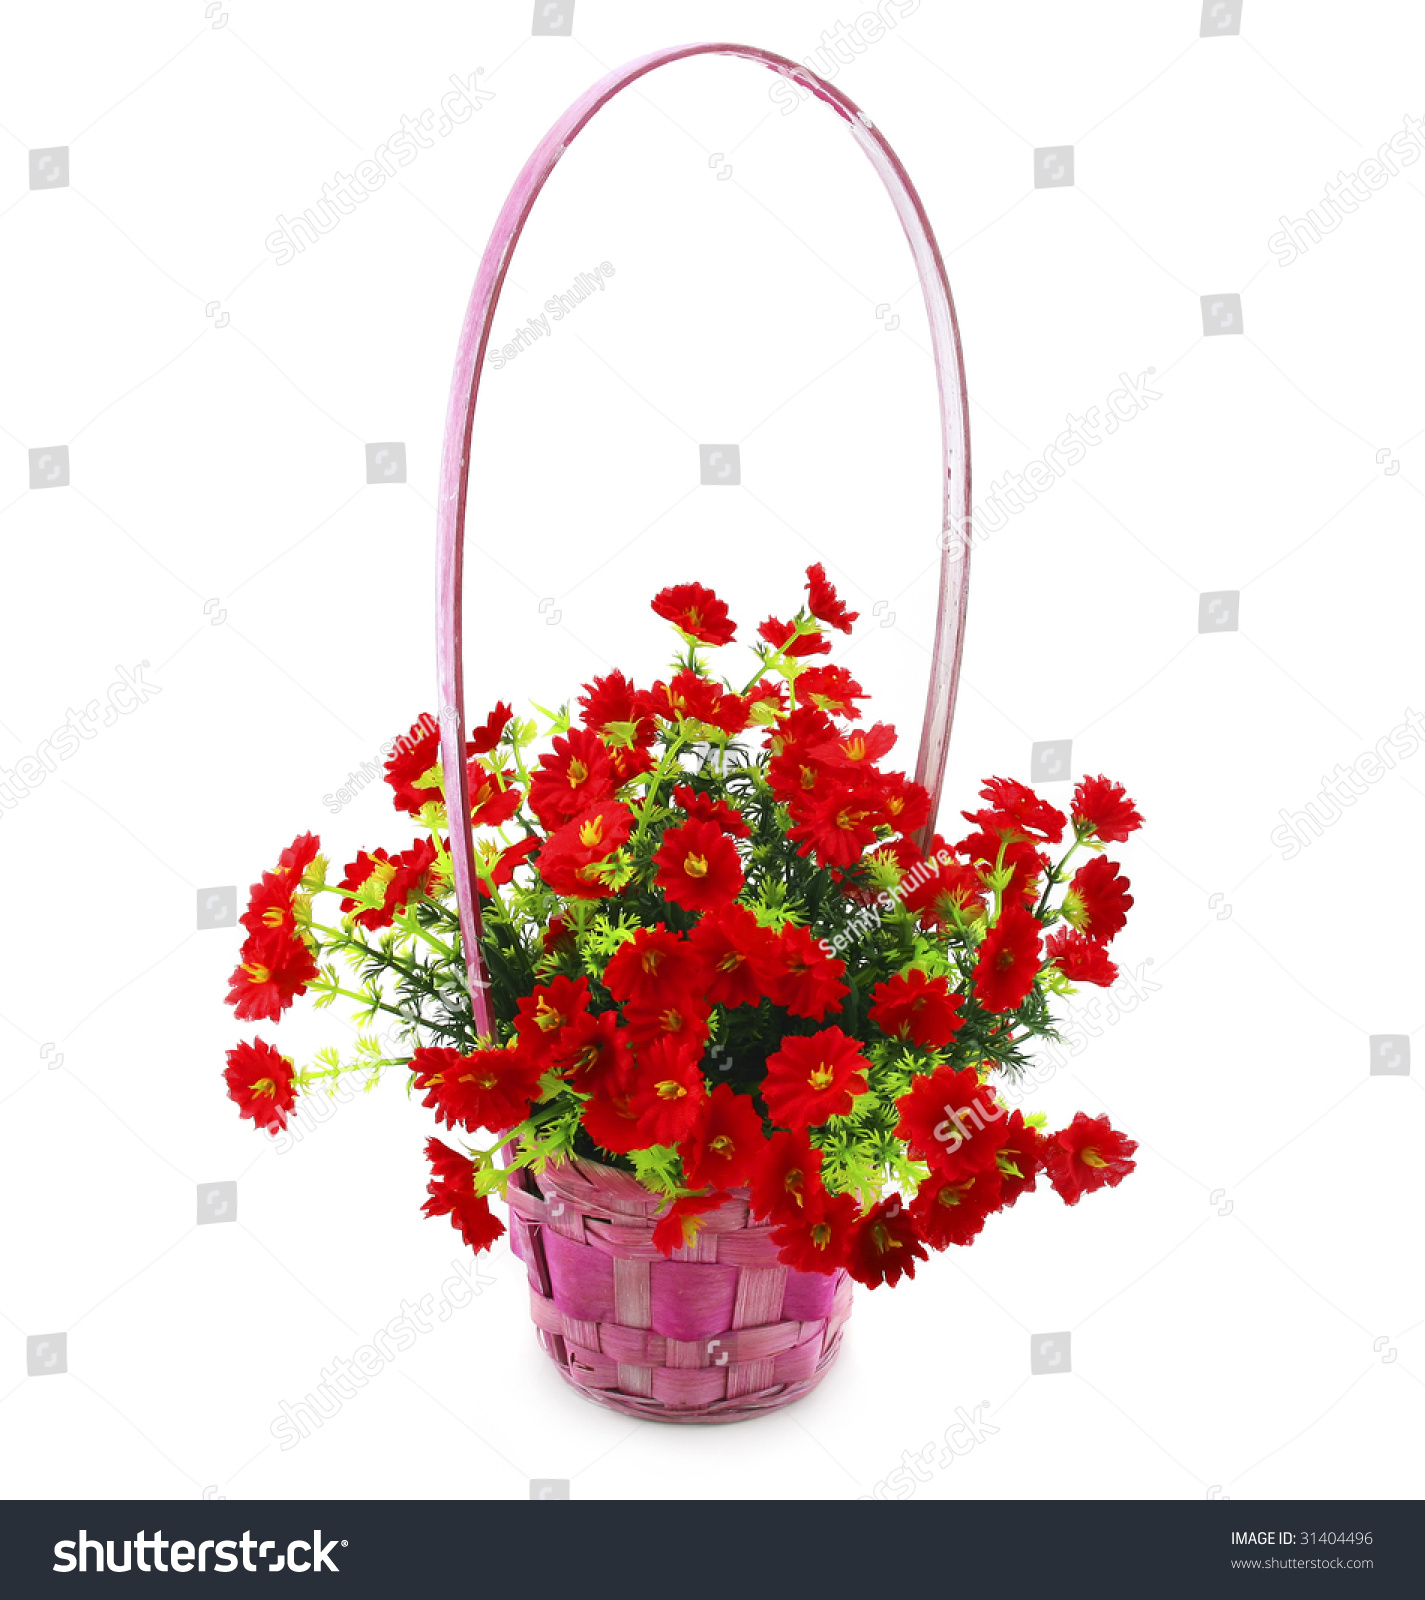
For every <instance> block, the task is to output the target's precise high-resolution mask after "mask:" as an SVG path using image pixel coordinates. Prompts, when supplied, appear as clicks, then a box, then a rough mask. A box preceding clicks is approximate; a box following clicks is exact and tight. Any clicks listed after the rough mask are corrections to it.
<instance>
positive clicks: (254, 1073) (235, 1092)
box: [223, 1039, 297, 1139]
mask: <svg viewBox="0 0 1425 1600" xmlns="http://www.w3.org/2000/svg"><path fill="white" fill-rule="evenodd" d="M223 1077H224V1078H226V1079H227V1084H228V1099H229V1100H231V1101H232V1102H233V1103H234V1104H235V1105H236V1106H237V1108H238V1115H239V1116H242V1117H251V1118H252V1125H253V1127H254V1128H266V1129H267V1131H268V1133H270V1134H271V1135H272V1136H273V1138H274V1139H275V1138H276V1137H277V1132H278V1130H279V1129H280V1128H285V1127H286V1126H287V1113H288V1112H289V1111H291V1110H292V1108H293V1107H294V1106H295V1105H296V1104H297V1098H296V1096H295V1095H294V1094H293V1093H292V1077H293V1073H292V1063H291V1062H290V1061H289V1060H288V1059H287V1057H286V1056H284V1055H280V1054H279V1053H278V1052H277V1051H276V1050H274V1049H273V1047H272V1046H271V1045H270V1044H268V1042H267V1041H266V1040H265V1039H254V1040H253V1041H252V1043H251V1044H249V1043H248V1042H247V1041H246V1040H244V1041H243V1042H242V1043H241V1044H239V1045H235V1046H234V1047H233V1048H232V1049H231V1050H229V1051H228V1064H227V1068H226V1070H225V1071H224V1073H223Z"/></svg>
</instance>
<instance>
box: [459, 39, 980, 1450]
mask: <svg viewBox="0 0 1425 1600" xmlns="http://www.w3.org/2000/svg"><path fill="white" fill-rule="evenodd" d="M701 56H722V57H729V58H733V59H737V60H740V61H746V62H750V63H753V64H754V65H756V66H759V67H761V68H765V69H767V70H769V71H772V72H774V73H777V74H778V75H779V76H781V77H783V78H785V79H787V80H788V81H789V83H791V84H792V85H793V86H794V87H795V89H796V90H797V92H798V95H799V96H807V95H809V96H811V97H813V98H814V99H816V100H818V101H820V102H822V103H823V104H825V105H826V106H827V107H828V108H829V109H830V110H831V111H832V112H833V113H835V114H836V115H837V116H838V117H839V118H840V119H841V121H842V123H843V125H844V126H845V128H846V129H847V131H848V132H849V134H850V137H851V138H852V140H853V141H854V142H855V144H856V145H857V147H858V148H859V149H860V150H861V152H862V153H863V154H864V155H865V156H866V158H867V160H868V161H869V162H870V164H871V166H872V167H873V169H874V170H875V172H876V174H877V176H878V177H879V178H880V179H881V182H882V183H883V184H884V185H885V188H886V192H887V194H888V195H889V196H890V200H891V204H892V206H893V208H894V211H895V215H896V217H897V219H898V220H899V222H900V225H901V228H902V229H903V231H904V233H905V235H906V239H907V242H908V243H909V245H910V250H911V255H912V257H913V258H914V261H915V266H916V272H917V275H918V277H919V280H920V288H921V294H922V297H923V298H924V301H925V309H926V315H927V317H928V319H929V327H930V343H931V349H932V353H933V356H934V362H935V371H936V378H937V383H938V389H939V400H940V441H941V486H942V488H941V521H940V529H939V545H940V582H939V609H938V611H937V614H936V623H935V645H934V650H933V653H932V657H931V664H930V679H929V683H928V685H927V689H926V700H925V720H924V723H923V726H922V731H921V740H920V750H919V754H918V756H917V759H916V767H915V778H916V781H917V782H918V783H920V784H922V785H923V786H924V787H925V788H926V790H927V791H928V792H929V794H930V798H931V806H930V816H931V818H932V819H933V817H934V815H935V811H936V808H937V806H938V803H939V798H940V789H941V785H942V783H943V781H944V775H945V761H946V752H947V750H948V747H949V738H950V726H951V722H952V719H953V717H954V712H955V697H956V689H957V686H958V683H959V675H960V653H961V647H962V643H963V638H964V619H965V597H966V591H967V585H968V583H969V556H970V505H971V501H970V436H969V401H968V399H967V396H966V391H965V372H964V364H963V362H962V360H961V353H960V335H959V330H958V327H957V325H956V321H955V308H954V304H953V302H952V300H951V297H950V285H949V282H948V281H947V279H946V276H945V264H944V262H943V260H942V259H941V256H940V249H939V246H938V245H937V244H936V242H935V235H934V233H933V231H932V229H931V226H930V219H929V218H928V217H927V216H926V213H925V207H924V206H923V205H922V203H921V200H920V197H919V196H918V195H917V194H916V192H915V187H914V185H913V184H912V183H911V181H910V178H909V176H908V175H907V173H906V170H905V168H904V167H903V166H902V165H901V162H900V159H899V158H898V157H897V155H896V153H895V151H894V150H892V149H891V147H890V145H889V144H888V143H887V141H886V139H885V137H884V136H883V135H882V134H881V132H880V131H879V130H878V129H877V128H876V126H875V124H874V123H873V122H872V121H871V119H870V117H868V116H867V115H866V113H865V112H864V111H862V110H861V109H860V107H858V106H857V105H856V103H855V102H854V101H853V100H852V99H851V98H850V97H849V96H848V95H846V94H844V93H843V92H842V91H841V90H840V89H838V88H837V87H836V86H835V85H834V84H830V83H828V82H826V81H825V80H824V79H823V78H820V77H818V76H817V74H816V73H814V72H812V71H811V70H810V68H808V67H805V66H803V65H801V64H799V63H798V62H796V61H793V60H791V59H790V58H788V57H786V56H781V55H778V54H776V53H775V52H774V51H770V50H762V49H759V48H757V47H755V46H751V45H738V44H722V43H705V44H691V45H681V46H677V47H675V48H671V49H665V50H657V51H654V52H653V53H652V54H650V55H646V56H642V57H640V58H639V59H637V60H635V61H631V62H629V63H627V64H626V65H625V66H622V67H619V68H617V69H616V70H615V71H613V72H611V73H609V74H608V76H607V77H605V78H602V79H601V80H600V81H599V82H598V83H595V84H593V85H592V86H591V87H590V88H589V89H588V90H586V91H585V92H584V93H583V94H582V95H580V96H579V97H578V98H577V99H576V100H575V101H574V103H573V104H572V105H570V106H569V107H568V108H567V110H565V111H564V112H563V113H562V114H561V115H560V117H559V118H558V119H557V120H556V121H555V123H554V125H553V127H551V128H550V130H549V132H548V133H547V134H546V135H545V137H544V138H543V139H542V140H541V141H540V143H539V144H538V145H537V146H536V148H535V150H534V151H533V153H532V154H531V155H530V157H529V160H528V161H527V162H526V163H525V165H524V167H523V169H522V170H521V172H520V175H519V177H518V178H517V179H516V181H515V184H514V187H513V188H512V189H511V191H510V194H509V196H508V198H507V199H506V201H505V203H504V206H503V207H502V209H501V211H500V214H499V216H498V218H497V219H496V222H495V226H494V229H493V231H492V233H491V236H490V240H489V243H488V244H487V245H486V248H485V253H484V255H483V256H482V258H481V261H480V267H479V271H478V273H477V275H476V279H475V285H474V288H473V290H472V291H471V295H470V302H469V305H468V307H467V309H466V313H465V321H464V324H463V326H462V328H461V333H460V342H459V345H458V348H457V351H456V361H455V372H454V375H453V377H452V379H451V386H450V399H449V404H448V406H447V410H446V427H445V447H444V452H443V455H442V460H441V479H440V492H439V498H438V507H437V515H436V534H437V608H436V635H437V658H438V662H439V684H440V722H441V752H442V761H443V764H444V770H445V772H446V773H447V774H448V775H451V776H452V780H453V781H452V789H453V793H452V795H451V802H452V806H451V818H452V826H451V829H450V852H451V862H452V868H453V872H454V877H455V885H456V894H457V899H458V902H459V908H460V937H461V946H462V949H463V952H464V956H465V964H466V971H467V975H468V978H469V984H470V998H471V1006H472V1011H473V1016H474V1024H475V1031H476V1032H477V1033H479V1034H481V1035H485V1036H493V1035H494V1034H495V1032H496V1019H495V1013H494V1008H493V1004H492V996H491V985H490V974H489V971H488V969H487V966H486V963H485V958H484V954H483V951H482V948H481V918H480V897H479V895H478V893H477V892H476V872H475V846H474V840H473V836H472V832H471V824H470V794H469V786H468V779H467V773H466V752H465V733H464V731H463V730H464V729H466V728H467V727H468V726H469V718H468V716H467V714H466V707H465V671H464V653H463V652H464V599H465V596H464V550H465V529H466V524H467V520H468V517H469V516H474V517H475V519H476V521H477V522H478V520H479V511H478V507H477V506H472V503H471V499H470V497H469V495H468V489H469V476H470V465H471V439H472V431H473V428H474V422H475V410H476V404H477V401H478V399H479V394H480V379H481V374H482V371H483V368H484V364H485V357H486V353H487V350H488V349H489V345H490V339H491V333H492V329H493V326H494V319H495V312H496V308H497V306H498V304H499V299H500V291H501V289H502V288H503V286H504V282H505V276H506V274H507V272H508V271H509V267H510V260H511V256H512V255H513V252H514V249H515V245H516V244H517V242H518V240H519V237H520V233H521V231H522V230H523V228H524V226H525V223H526V221H527V220H528V218H529V215H530V212H531V209H532V208H533V206H534V203H535V200H536V199H537V198H538V196H539V194H540V192H541V191H542V190H543V188H544V185H545V183H546V182H547V181H548V179H549V177H550V175H551V174H552V173H553V171H554V169H555V167H556V166H557V165H558V163H559V161H560V159H561V158H562V156H563V155H564V153H565V151H566V149H567V148H568V146H569V144H570V143H571V141H572V140H573V139H575V138H576V137H577V136H578V134H579V133H580V131H581V130H582V129H583V128H584V127H585V126H586V125H587V123H588V122H589V121H590V119H591V118H592V117H594V116H595V115H596V114H597V112H598V111H599V110H600V109H601V108H602V107H603V106H605V105H606V104H607V103H608V102H609V101H610V100H612V99H613V98H614V97H615V96H616V95H618V94H620V93H622V92H623V91H624V90H625V89H627V88H629V87H630V86H631V85H633V84H635V83H637V82H638V81H639V80H640V79H641V78H643V77H644V76H645V75H647V74H648V73H650V72H654V71H657V70H659V69H661V68H664V67H667V66H670V65H672V64H673V63H676V62H679V61H686V60H690V59H692V58H695V57H701ZM657 198H658V197H657V196H656V195H652V196H650V197H649V204H650V205H656V204H657ZM932 825H933V823H932V821H930V820H928V821H927V822H926V824H925V828H924V830H923V834H924V837H923V839H922V841H921V842H922V844H928V841H929V838H930V833H931V828H932ZM732 1193H733V1198H732V1199H731V1200H729V1201H728V1202H727V1203H726V1204H725V1205H723V1206H722V1207H721V1208H720V1209H719V1210H717V1211H715V1212H709V1213H706V1214H705V1217H704V1224H705V1225H704V1227H703V1229H702V1231H701V1232H700V1233H699V1235H698V1240H697V1243H696V1245H694V1246H693V1247H691V1248H689V1249H686V1250H679V1251H677V1252H675V1254H674V1256H673V1257H672V1259H671V1260H666V1259H664V1257H663V1256H662V1255H661V1254H660V1253H659V1251H658V1250H657V1248H656V1247H655V1246H654V1244H653V1238H652V1235H653V1221H654V1218H655V1217H656V1215H657V1213H658V1212H659V1211H660V1210H662V1208H663V1205H664V1204H665V1203H666V1202H664V1201H663V1200H662V1199H661V1198H660V1197H659V1196H657V1195H655V1194H653V1193H651V1192H650V1191H649V1190H647V1189H645V1188H644V1187H643V1186H642V1185H640V1184H639V1183H638V1182H637V1181H636V1180H635V1179H634V1178H632V1177H631V1176H630V1175H629V1174H627V1173H625V1172H621V1171H619V1170H617V1169H614V1168H611V1167H607V1166H603V1165H601V1164H599V1163H596V1162H591V1161H582V1160H580V1161H572V1162H569V1163H567V1164H565V1165H562V1166H560V1167H559V1168H557V1169H547V1170H546V1171H545V1172H544V1173H542V1174H540V1177H539V1180H538V1182H537V1183H536V1181H535V1180H534V1179H533V1178H532V1177H531V1176H530V1175H529V1174H528V1173H525V1172H520V1173H517V1174H515V1175H512V1177H511V1181H510V1186H509V1201H510V1206H511V1210H512V1226H511V1234H512V1242H513V1245H514V1249H515V1252H516V1254H517V1255H519V1256H520V1257H521V1258H522V1259H523V1260H524V1262H525V1264H526V1266H527V1268H528V1270H529V1280H530V1290H531V1301H532V1306H533V1312H534V1320H535V1322H536V1324H537V1325H538V1328H539V1333H540V1339H541V1341H542V1343H543V1345H544V1347H545V1349H546V1350H547V1351H548V1352H549V1354H550V1356H551V1357H553V1359H554V1360H555V1362H557V1364H558V1366H559V1370H560V1371H561V1372H562V1373H563V1374H564V1376H565V1378H566V1379H567V1380H568V1381H569V1383H571V1384H572V1385H573V1386H574V1387H575V1388H576V1389H578V1390H580V1391H581V1392H582V1393H583V1394H585V1395H586V1396H588V1397H589V1398H590V1399H592V1400H595V1401H597V1402H598V1403H599V1404H600V1405H605V1406H609V1407H612V1408H613V1409H614V1410H617V1411H622V1412H626V1413H627V1414H628V1415H630V1416H639V1417H658V1418H661V1419H664V1420H666V1421H670V1422H733V1421H737V1420H739V1419H740V1418H743V1417H750V1416H755V1415H757V1414H758V1413H760V1412H763V1411H771V1410H775V1409H776V1408H778V1407H779V1406H784V1405H786V1404H788V1403H789V1402H790V1401H792V1400H796V1399H798V1398H799V1397H800V1396H801V1395H804V1394H806V1393H807V1392H808V1391H809V1390H811V1389H813V1388H814V1387H815V1386H816V1385H817V1383H819V1382H820V1381H821V1378H822V1376H823V1375H824V1373H825V1372H826V1370H827V1368H828V1367H829V1366H830V1365H831V1363H832V1361H833V1360H835V1358H836V1352H837V1348H838V1346H839V1344H840V1341H841V1330H842V1327H843V1325H844V1323H845V1321H846V1319H847V1317H848V1316H849V1315H850V1312H851V1283H850V1280H849V1279H848V1278H847V1277H846V1275H845V1274H844V1273H837V1274H836V1275H835V1276H834V1277H829V1276H821V1275H819V1274H815V1273H802V1272H796V1271H792V1270H790V1269H789V1268H787V1267H784V1266H783V1265H782V1264H781V1263H780V1262H779V1261H778V1260H777V1253H776V1250H775V1249H774V1248H773V1246H772V1243H771V1240H770V1237H769V1229H768V1228H767V1227H765V1226H760V1225H758V1224H756V1223H755V1222H753V1220H752V1219H751V1217H750V1216H749V1215H748V1208H747V1195H746V1192H745V1191H741V1190H734V1191H733V1192H732Z"/></svg>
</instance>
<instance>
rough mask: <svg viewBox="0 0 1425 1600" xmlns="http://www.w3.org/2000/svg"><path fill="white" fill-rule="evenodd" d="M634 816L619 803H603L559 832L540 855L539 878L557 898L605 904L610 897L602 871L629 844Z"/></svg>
mask: <svg viewBox="0 0 1425 1600" xmlns="http://www.w3.org/2000/svg"><path fill="white" fill-rule="evenodd" d="M632 832H633V813H632V812H631V811H630V810H629V809H628V807H627V806H626V805H624V804H623V803H622V802H621V801H618V800H601V801H600V802H599V803H598V804H597V805H592V806H590V807H589V809H588V810H587V811H581V812H580V813H579V815H578V816H577V817H574V818H572V819H571V820H570V821H569V822H566V823H565V824H564V826H563V827H562V828H558V829H556V830H555V831H554V832H553V833H552V834H550V836H549V838H548V839H546V840H545V842H544V845H543V847H542V848H541V850H540V853H539V874H540V876H541V877H542V878H543V879H544V881H545V882H546V883H547V884H548V885H549V887H550V888H551V889H553V890H554V892H555V893H556V894H565V895H574V896H576V897H577V898H578V899H580V900H602V899H603V898H604V896H605V895H607V894H609V893H611V892H612V891H611V890H610V889H609V887H608V886H607V884H605V883H604V882H603V880H602V879H601V877H600V875H599V868H600V867H601V866H602V865H603V863H604V862H606V861H607V860H608V858H609V857H610V856H611V855H613V853H614V851H615V850H620V849H622V848H623V846H624V845H625V844H627V843H628V837H629V835H630V834H631V833H632Z"/></svg>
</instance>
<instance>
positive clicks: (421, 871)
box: [337, 839, 436, 929]
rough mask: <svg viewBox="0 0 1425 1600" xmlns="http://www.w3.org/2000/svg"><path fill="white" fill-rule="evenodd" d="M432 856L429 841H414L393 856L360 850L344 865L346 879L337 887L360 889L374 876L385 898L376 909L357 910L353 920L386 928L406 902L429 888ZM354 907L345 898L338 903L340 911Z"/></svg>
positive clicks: (353, 901)
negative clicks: (353, 859) (409, 846)
mask: <svg viewBox="0 0 1425 1600" xmlns="http://www.w3.org/2000/svg"><path fill="white" fill-rule="evenodd" d="M435 854H436V852H435V846H434V845H433V844H432V843H431V842H430V840H429V839H417V840H416V841H415V843H414V844H412V846H411V848H410V849H409V850H402V851H401V852H400V853H399V854H398V855H394V856H388V855H387V854H386V852H385V851H384V850H379V849H378V850H373V851H372V852H371V853H370V854H368V853H367V852H366V851H365V850H363V851H361V852H360V853H359V854H358V855H357V858H356V860H355V861H351V862H348V863H347V867H346V876H345V877H344V878H343V879H342V880H341V882H340V884H338V886H337V887H338V888H341V889H360V888H362V887H363V886H364V885H365V884H366V883H367V881H368V880H369V879H370V878H372V877H373V876H374V877H375V878H376V879H377V881H378V882H379V883H380V884H381V885H382V886H383V889H384V894H385V898H384V899H383V900H382V902H381V905H380V906H379V907H377V908H376V909H375V910H367V911H358V912H357V913H356V915H355V917H353V919H352V920H353V921H354V922H357V923H359V924H360V925H361V926H362V927H363V928H372V929H375V928H389V927H390V926H391V924H392V922H393V921H394V920H395V919H396V917H397V916H398V915H399V914H400V913H401V912H403V911H404V910H405V909H406V902H407V901H408V900H410V899H411V898H412V897H413V896H414V897H418V896H420V895H422V894H424V893H425V892H426V890H427V889H428V888H429V886H430V877H431V868H432V867H433V866H434V865H435ZM357 904H358V902H357V901H355V900H353V899H352V898H351V897H350V896H347V897H346V898H344V899H343V900H342V902H341V909H342V910H343V911H352V910H355V908H356V906H357Z"/></svg>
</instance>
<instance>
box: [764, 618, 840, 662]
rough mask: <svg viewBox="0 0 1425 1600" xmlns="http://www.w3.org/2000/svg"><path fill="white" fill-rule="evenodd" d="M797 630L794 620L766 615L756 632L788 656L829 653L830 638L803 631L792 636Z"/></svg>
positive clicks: (775, 648)
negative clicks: (787, 620)
mask: <svg viewBox="0 0 1425 1600" xmlns="http://www.w3.org/2000/svg"><path fill="white" fill-rule="evenodd" d="M796 631H797V626H796V623H794V622H779V621H778V620H777V618H776V617H768V618H767V620H766V621H765V622H763V623H761V624H759V625H758V628H757V632H758V633H759V634H761V636H762V637H763V638H764V639H765V640H766V641H767V643H768V644H770V645H771V646H772V648H773V649H774V650H780V651H781V652H782V654H783V655H788V656H824V655H829V654H830V653H831V640H830V639H828V638H826V637H825V636H824V635H823V634H821V633H819V632H818V633H804V634H802V635H801V636H800V637H798V638H793V637H792V636H793V634H795V633H796Z"/></svg>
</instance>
